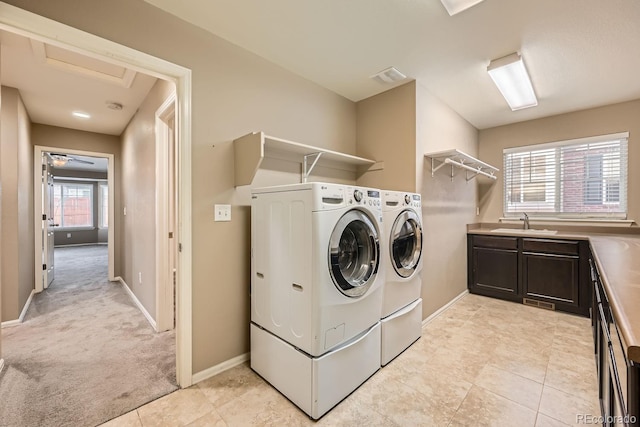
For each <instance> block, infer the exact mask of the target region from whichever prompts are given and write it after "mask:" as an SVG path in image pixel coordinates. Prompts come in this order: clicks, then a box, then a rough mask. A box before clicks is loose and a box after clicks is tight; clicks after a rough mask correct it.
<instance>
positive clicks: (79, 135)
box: [29, 123, 122, 276]
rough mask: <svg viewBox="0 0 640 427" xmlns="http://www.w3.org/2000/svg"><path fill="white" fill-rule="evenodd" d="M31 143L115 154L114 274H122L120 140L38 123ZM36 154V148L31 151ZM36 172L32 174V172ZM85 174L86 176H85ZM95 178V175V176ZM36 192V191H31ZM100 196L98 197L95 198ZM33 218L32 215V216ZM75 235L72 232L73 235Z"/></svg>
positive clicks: (102, 175) (32, 134)
mask: <svg viewBox="0 0 640 427" xmlns="http://www.w3.org/2000/svg"><path fill="white" fill-rule="evenodd" d="M31 140H32V143H33V145H39V146H44V147H54V148H59V149H61V150H64V149H69V150H83V151H93V152H96V153H105V154H113V159H114V160H113V163H114V165H113V166H114V169H113V170H114V188H115V189H116V191H115V194H114V211H115V212H116V215H115V218H113V224H114V227H115V228H114V231H115V233H116V234H115V236H116V239H115V242H114V246H113V249H114V260H113V263H114V271H115V275H116V276H119V275H120V274H121V270H122V266H121V263H120V258H119V257H120V252H121V250H122V243H121V242H120V239H119V238H117V237H118V234H117V233H118V230H120V229H121V227H122V224H121V217H120V216H118V215H117V213H118V212H122V208H121V202H120V199H121V197H120V192H119V191H118V189H119V185H120V182H121V176H122V175H121V174H122V173H121V166H120V162H121V155H120V151H121V150H120V138H119V137H117V136H114V135H105V134H102V133H95V132H86V131H81V130H75V129H67V128H61V127H57V126H49V125H43V124H38V123H33V124H32V125H31ZM31 150H32V151H33V147H32V148H31ZM29 170H30V171H32V170H33V166H30V167H29ZM30 173H33V172H30ZM64 174H65V176H75V175H76V174H75V173H73V172H71V171H66V172H64ZM85 175H86V173H85ZM94 176H95V175H94ZM98 176H99V177H105V175H104V174H100V175H98ZM32 193H33V190H32ZM96 196H97V195H96ZM32 216H33V213H32ZM72 233H73V232H72Z"/></svg>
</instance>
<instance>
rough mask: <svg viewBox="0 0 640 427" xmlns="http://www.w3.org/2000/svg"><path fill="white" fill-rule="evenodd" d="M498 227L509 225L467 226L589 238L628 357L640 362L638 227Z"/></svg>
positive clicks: (481, 230)
mask: <svg viewBox="0 0 640 427" xmlns="http://www.w3.org/2000/svg"><path fill="white" fill-rule="evenodd" d="M496 228H507V227H504V226H500V225H496V226H491V225H487V224H474V225H470V226H469V227H468V229H467V233H469V234H484V235H491V236H516V237H535V238H541V239H572V240H588V241H589V243H590V246H591V252H592V253H593V257H594V260H595V262H596V265H597V266H598V271H599V272H600V278H601V279H602V285H603V287H604V289H605V292H606V293H607V297H608V298H609V303H610V305H611V310H612V311H613V316H614V318H615V320H616V323H617V325H618V329H619V330H620V333H621V335H622V338H623V340H624V341H625V344H626V347H627V357H628V358H629V360H632V361H634V362H635V363H640V234H639V233H638V232H637V230H635V229H631V230H630V229H625V228H607V229H601V228H596V227H589V228H587V227H585V228H584V229H582V230H578V229H576V230H558V232H557V233H556V234H552V235H549V234H540V233H536V232H535V231H534V232H525V231H524V230H518V229H514V231H507V230H505V231H500V232H494V231H491V230H495V229H496ZM549 228H552V227H549Z"/></svg>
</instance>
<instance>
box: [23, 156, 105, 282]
mask: <svg viewBox="0 0 640 427" xmlns="http://www.w3.org/2000/svg"><path fill="white" fill-rule="evenodd" d="M50 152H55V153H62V154H70V155H76V156H89V157H103V158H106V159H107V187H108V188H109V219H108V221H109V229H108V231H107V250H108V253H109V280H110V281H114V280H116V277H115V267H114V260H115V251H114V236H115V234H114V232H115V230H114V229H115V224H114V218H115V208H114V194H113V192H114V191H115V187H114V178H115V177H114V165H113V162H114V155H113V154H109V153H98V152H94V151H83V150H71V149H66V148H59V147H45V146H43V145H35V146H34V147H33V200H34V203H33V215H34V216H33V219H34V221H33V224H34V230H35V233H34V236H35V244H34V246H35V248H34V249H35V266H34V268H35V281H36V282H35V292H36V293H38V292H42V291H43V290H44V288H45V286H44V283H43V274H42V248H43V245H44V242H43V237H42V233H41V232H39V230H41V229H42V221H43V219H42V214H43V211H42V200H43V197H44V194H43V191H42V155H43V154H44V153H50Z"/></svg>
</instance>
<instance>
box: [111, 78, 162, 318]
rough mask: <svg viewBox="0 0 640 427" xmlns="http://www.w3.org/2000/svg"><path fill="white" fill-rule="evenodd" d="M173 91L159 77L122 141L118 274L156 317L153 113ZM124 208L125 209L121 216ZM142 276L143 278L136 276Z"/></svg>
mask: <svg viewBox="0 0 640 427" xmlns="http://www.w3.org/2000/svg"><path fill="white" fill-rule="evenodd" d="M173 92H174V85H173V84H172V83H169V82H167V81H164V80H158V81H157V82H156V84H155V85H154V86H153V87H152V88H151V90H150V91H149V94H148V95H147V97H146V99H145V100H144V102H143V103H142V105H140V107H139V108H138V112H137V113H136V114H135V115H134V116H133V118H132V119H131V121H130V122H129V124H128V125H127V128H126V129H125V131H124V132H123V133H122V135H121V140H122V164H121V166H122V187H121V188H120V192H121V201H122V209H121V210H119V211H117V213H116V216H119V217H121V218H122V224H123V227H122V228H121V229H120V230H119V233H118V238H119V240H120V242H121V252H120V265H121V266H122V268H121V271H120V275H121V276H122V278H123V279H124V281H125V282H126V283H127V285H128V286H129V288H130V289H131V290H132V291H133V293H134V294H135V295H136V297H137V298H138V300H139V301H140V302H141V303H142V305H143V306H144V307H145V308H146V309H147V311H148V312H149V314H150V315H151V316H152V317H153V318H154V319H155V318H156V262H155V256H156V253H155V232H156V224H155V218H156V207H155V203H156V175H155V174H156V166H155V159H156V149H155V143H156V135H155V113H156V111H157V110H158V108H159V107H160V106H161V105H162V103H163V102H164V101H165V100H166V99H167V98H168V97H169V95H171V93H173ZM124 209H126V210H127V214H126V216H123V212H124ZM140 276H141V277H142V281H140V280H139V277H140Z"/></svg>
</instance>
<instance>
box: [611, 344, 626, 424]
mask: <svg viewBox="0 0 640 427" xmlns="http://www.w3.org/2000/svg"><path fill="white" fill-rule="evenodd" d="M607 347H608V350H609V362H610V363H611V369H610V370H609V371H610V372H611V374H612V376H613V382H614V383H615V387H616V391H617V392H618V403H620V408H621V409H622V415H623V416H624V415H627V407H626V406H625V404H624V397H623V396H624V394H622V386H621V385H620V376H619V375H618V366H617V365H616V356H615V354H614V353H613V345H612V344H611V342H609V343H608V345H607ZM625 368H626V366H625Z"/></svg>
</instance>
